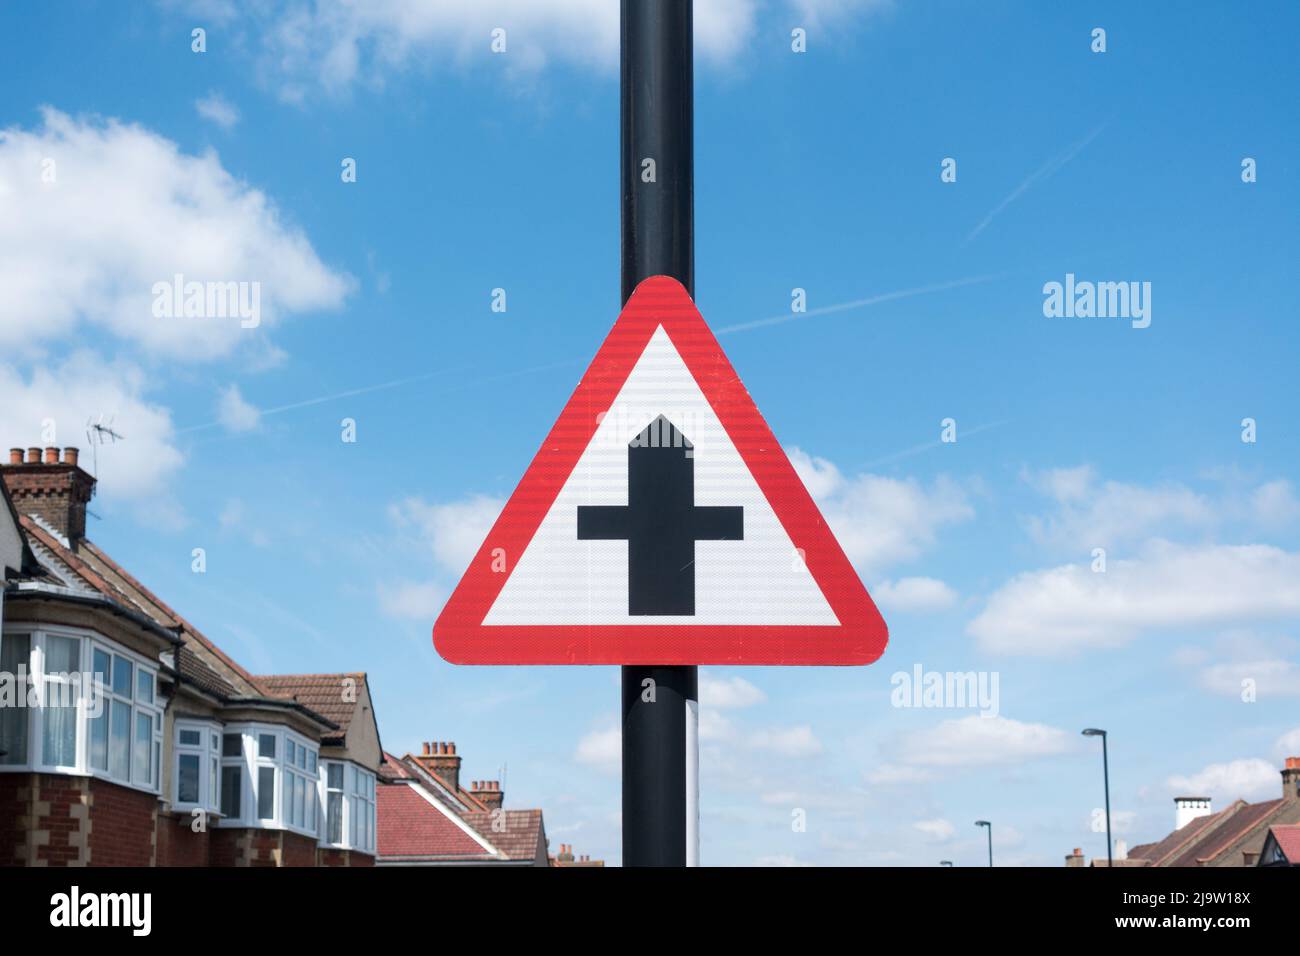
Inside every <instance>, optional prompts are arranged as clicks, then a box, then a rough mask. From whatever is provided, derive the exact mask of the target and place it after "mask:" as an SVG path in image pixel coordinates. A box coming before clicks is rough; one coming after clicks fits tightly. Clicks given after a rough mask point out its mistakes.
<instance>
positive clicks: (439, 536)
mask: <svg viewBox="0 0 1300 956" xmlns="http://www.w3.org/2000/svg"><path fill="white" fill-rule="evenodd" d="M504 507H505V502H504V501H502V500H501V499H500V498H492V497H489V496H487V495H472V496H471V497H469V498H465V499H463V500H461V501H455V502H451V503H449V504H435V503H430V502H427V501H424V500H422V499H420V498H407V499H406V500H404V501H402V502H400V503H398V504H396V505H393V506H392V507H391V508H390V509H389V513H390V514H391V515H392V517H393V519H394V520H395V521H396V522H397V523H398V524H399V525H400V526H407V527H413V528H414V529H415V531H416V533H417V534H419V535H420V536H421V537H422V539H423V540H424V541H425V542H426V543H427V544H428V546H429V548H430V549H431V550H432V551H433V556H434V559H435V560H436V561H437V562H438V563H439V564H440V565H442V567H443V568H444V569H445V570H447V571H451V572H453V573H455V574H461V573H463V572H464V570H465V569H466V568H467V567H469V563H470V561H471V560H472V559H473V557H474V554H475V553H476V552H477V551H478V549H479V547H480V546H481V545H482V544H483V541H484V539H486V538H487V535H488V532H489V531H490V530H492V524H493V523H494V522H495V521H496V519H497V516H498V515H500V514H501V509H502V508H504Z"/></svg>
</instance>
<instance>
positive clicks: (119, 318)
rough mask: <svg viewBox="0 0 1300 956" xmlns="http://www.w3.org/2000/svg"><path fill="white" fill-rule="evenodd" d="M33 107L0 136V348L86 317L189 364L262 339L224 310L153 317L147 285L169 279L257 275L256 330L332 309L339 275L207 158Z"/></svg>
mask: <svg viewBox="0 0 1300 956" xmlns="http://www.w3.org/2000/svg"><path fill="white" fill-rule="evenodd" d="M42 115H43V123H42V125H41V126H40V127H39V128H36V129H32V130H26V129H22V128H20V127H16V126H15V127H10V128H8V129H5V130H0V211H2V212H0V288H3V289H4V290H5V308H4V309H3V311H0V349H8V350H10V352H11V354H12V352H13V351H15V350H19V349H25V350H27V351H28V352H29V353H34V349H35V347H36V346H39V344H40V343H41V342H43V341H53V340H56V339H59V338H64V337H69V336H72V335H74V334H77V333H78V331H79V327H80V326H82V325H83V324H89V325H94V326H99V327H101V328H104V329H106V330H108V331H109V332H110V333H111V334H113V335H115V336H117V337H119V338H120V339H122V340H123V341H125V342H127V343H130V344H132V345H135V346H139V347H140V348H142V349H143V350H145V351H146V352H149V353H152V354H154V355H157V356H162V357H166V358H173V359H184V360H195V361H197V360H210V359H215V358H220V357H223V356H226V355H228V354H230V353H231V352H232V351H234V350H235V349H236V348H237V347H239V345H240V344H241V343H250V344H251V343H252V342H253V341H256V340H257V339H258V338H259V337H261V336H264V334H265V333H264V331H262V329H261V328H259V329H257V330H254V329H244V328H241V327H240V320H239V319H238V318H232V319H222V318H204V319H197V318H188V319H187V318H173V319H164V318H155V317H154V315H153V304H154V293H153V288H154V285H155V283H159V282H171V281H173V277H174V276H175V275H176V274H181V275H183V276H185V279H186V281H205V282H206V281H214V282H215V281H222V282H225V281H235V282H242V281H246V282H250V283H251V282H259V283H260V297H261V298H260V305H261V323H262V326H273V325H274V324H275V323H276V322H277V321H278V320H279V319H280V318H281V317H282V316H283V315H285V314H287V313H291V312H305V311H312V310H317V309H329V308H335V307H337V306H339V305H340V304H341V303H342V301H343V299H344V297H345V296H346V294H347V292H348V290H349V288H350V287H351V285H352V280H351V279H350V277H347V276H343V275H339V274H335V273H334V272H332V271H331V270H330V269H328V268H327V267H326V266H325V265H324V264H323V263H322V262H321V261H320V259H319V258H318V257H317V255H316V253H315V251H314V250H313V249H312V247H311V244H310V243H309V242H308V240H307V238H306V236H305V235H303V233H302V232H301V231H299V230H297V229H295V228H293V227H291V226H289V225H287V224H286V223H285V222H284V221H283V219H282V217H281V215H280V213H279V212H278V210H277V209H276V208H275V206H274V205H273V204H272V202H271V201H270V200H269V199H268V198H267V196H266V195H265V194H263V193H262V192H261V191H259V190H257V189H254V188H252V187H251V186H249V185H248V184H246V183H243V182H241V181H239V180H238V179H236V178H235V177H234V176H232V175H231V174H230V173H229V172H227V171H226V170H225V169H224V168H223V167H222V165H221V162H220V160H219V159H218V158H217V156H216V154H215V153H212V152H208V153H205V154H203V155H202V156H191V155H187V154H185V153H182V152H181V150H180V148H179V147H178V146H177V145H176V144H175V143H174V142H172V141H171V140H168V139H165V138H164V137H162V136H159V135H158V134H156V133H153V132H150V131H149V130H147V129H145V128H144V127H142V126H138V125H133V124H124V123H121V122H118V121H117V120H107V121H101V120H97V119H79V118H73V117H70V116H68V115H67V114H65V113H61V112H59V111H58V110H54V109H48V108H47V109H45V110H44V111H43V114H42ZM51 164H52V165H51ZM51 174H52V175H53V181H52V182H47V181H45V179H46V178H48V177H49V176H50V175H51ZM250 288H251V287H250Z"/></svg>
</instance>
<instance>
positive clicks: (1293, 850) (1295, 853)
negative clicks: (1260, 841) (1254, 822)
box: [1268, 824, 1300, 864]
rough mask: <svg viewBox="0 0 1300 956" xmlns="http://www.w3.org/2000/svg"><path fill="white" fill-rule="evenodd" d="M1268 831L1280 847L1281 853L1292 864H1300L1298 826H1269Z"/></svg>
mask: <svg viewBox="0 0 1300 956" xmlns="http://www.w3.org/2000/svg"><path fill="white" fill-rule="evenodd" d="M1268 832H1269V833H1271V834H1272V835H1273V839H1274V840H1276V841H1277V845H1278V848H1279V849H1281V851H1282V855H1283V856H1285V857H1286V858H1287V861H1288V862H1289V863H1292V864H1300V826H1297V825H1295V824H1291V825H1288V826H1277V827H1270V828H1269V831H1268Z"/></svg>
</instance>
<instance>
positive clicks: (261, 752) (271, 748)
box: [257, 734, 275, 757]
mask: <svg viewBox="0 0 1300 956" xmlns="http://www.w3.org/2000/svg"><path fill="white" fill-rule="evenodd" d="M257 755H258V756H259V757H274V756H275V734H258V735H257Z"/></svg>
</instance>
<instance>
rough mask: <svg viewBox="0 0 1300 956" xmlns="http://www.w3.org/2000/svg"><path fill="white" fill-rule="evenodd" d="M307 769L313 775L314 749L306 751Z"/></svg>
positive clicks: (314, 767)
mask: <svg viewBox="0 0 1300 956" xmlns="http://www.w3.org/2000/svg"><path fill="white" fill-rule="evenodd" d="M307 770H308V771H310V772H311V773H312V774H313V775H315V773H316V751H314V750H309V751H307Z"/></svg>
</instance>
